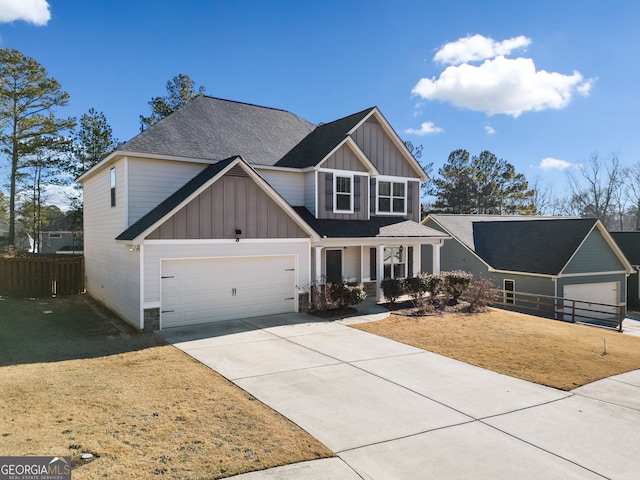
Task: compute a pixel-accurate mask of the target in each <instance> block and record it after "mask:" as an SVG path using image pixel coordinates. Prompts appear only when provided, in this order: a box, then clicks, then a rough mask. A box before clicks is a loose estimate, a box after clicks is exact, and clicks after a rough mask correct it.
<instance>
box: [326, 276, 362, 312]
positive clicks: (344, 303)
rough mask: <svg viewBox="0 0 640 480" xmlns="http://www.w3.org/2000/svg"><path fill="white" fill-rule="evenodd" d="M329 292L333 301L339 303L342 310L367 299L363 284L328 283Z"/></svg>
mask: <svg viewBox="0 0 640 480" xmlns="http://www.w3.org/2000/svg"><path fill="white" fill-rule="evenodd" d="M327 290H328V292H329V296H330V297H331V301H332V302H334V303H337V304H338V306H339V307H341V308H342V307H348V306H350V305H357V304H359V303H361V302H362V301H363V300H364V299H365V298H366V297H367V294H366V293H365V291H364V286H363V285H362V284H361V283H356V284H348V283H345V282H340V283H327Z"/></svg>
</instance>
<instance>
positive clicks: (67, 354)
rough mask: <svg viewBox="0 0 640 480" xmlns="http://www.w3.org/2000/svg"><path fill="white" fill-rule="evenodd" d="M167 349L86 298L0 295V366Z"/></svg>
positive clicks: (151, 337) (161, 342)
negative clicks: (149, 349) (160, 347)
mask: <svg viewBox="0 0 640 480" xmlns="http://www.w3.org/2000/svg"><path fill="white" fill-rule="evenodd" d="M159 345H166V342H165V341H164V340H163V339H161V338H160V337H158V336H157V335H156V334H154V333H144V332H139V331H137V330H136V329H134V328H133V327H131V326H130V325H128V324H127V323H126V322H124V321H123V320H122V319H121V318H120V317H118V316H117V315H116V314H114V313H113V312H111V311H109V310H108V309H106V308H105V307H103V306H102V305H100V304H98V303H97V302H95V301H94V300H93V299H92V298H91V297H89V296H88V295H72V296H65V297H57V298H30V299H29V298H27V299H20V298H8V297H0V366H8V365H19V364H25V363H40V362H59V361H63V360H74V359H82V358H95V357H104V356H107V355H116V354H119V353H125V352H131V351H136V350H142V349H145V348H150V347H155V346H159Z"/></svg>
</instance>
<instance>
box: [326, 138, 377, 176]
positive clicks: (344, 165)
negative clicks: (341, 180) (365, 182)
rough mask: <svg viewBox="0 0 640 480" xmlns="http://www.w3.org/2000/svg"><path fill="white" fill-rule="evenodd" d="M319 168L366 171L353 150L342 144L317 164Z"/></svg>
mask: <svg viewBox="0 0 640 480" xmlns="http://www.w3.org/2000/svg"><path fill="white" fill-rule="evenodd" d="M319 167H320V168H330V169H333V170H348V171H352V172H363V173H366V172H367V170H368V169H367V167H365V166H364V165H363V164H362V162H361V161H360V159H359V158H358V157H356V155H355V154H354V153H353V151H352V150H351V149H350V148H349V147H347V146H346V145H343V146H342V147H340V148H339V149H338V150H336V151H335V152H333V153H332V154H331V155H330V156H329V157H328V158H327V159H326V160H325V161H324V162H322V163H321V164H320V165H319Z"/></svg>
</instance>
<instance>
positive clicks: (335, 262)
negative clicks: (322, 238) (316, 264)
mask: <svg viewBox="0 0 640 480" xmlns="http://www.w3.org/2000/svg"><path fill="white" fill-rule="evenodd" d="M326 255H327V258H326V262H327V268H326V277H327V282H331V283H340V282H341V281H342V250H327V252H326Z"/></svg>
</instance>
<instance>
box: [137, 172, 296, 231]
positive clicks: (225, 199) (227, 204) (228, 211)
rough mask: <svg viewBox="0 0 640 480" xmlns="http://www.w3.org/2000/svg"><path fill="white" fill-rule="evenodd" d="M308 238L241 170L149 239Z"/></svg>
mask: <svg viewBox="0 0 640 480" xmlns="http://www.w3.org/2000/svg"><path fill="white" fill-rule="evenodd" d="M236 229H239V230H241V231H242V233H241V234H240V238H305V237H307V236H308V235H307V234H305V233H304V231H303V230H302V229H301V228H300V227H299V226H298V224H297V223H296V222H295V221H294V220H293V219H292V218H291V217H290V216H289V214H288V213H287V212H285V211H284V210H283V209H282V208H281V207H280V206H279V205H278V204H276V202H275V201H274V200H273V199H272V198H271V197H269V196H268V195H267V194H266V193H265V192H264V190H262V188H261V187H260V186H258V185H257V184H256V183H255V182H254V180H253V179H252V178H251V177H249V176H248V175H247V174H246V173H245V172H244V171H243V170H242V169H237V170H232V171H230V172H228V173H227V174H226V175H225V176H224V177H223V178H221V179H219V180H217V181H216V182H215V183H214V184H213V185H211V186H210V187H209V188H207V189H206V190H204V191H203V192H202V193H201V194H200V195H198V196H197V197H196V198H194V199H193V200H192V201H191V202H189V203H188V204H187V205H185V206H184V207H183V208H181V209H180V210H179V211H178V212H176V213H175V215H173V216H172V217H171V218H169V219H168V220H166V221H165V222H164V223H163V224H162V225H160V227H158V228H157V229H156V230H154V231H153V232H152V233H151V234H150V235H149V236H148V237H147V238H148V239H151V240H154V239H163V240H167V239H235V238H236V236H237V235H236V233H235V232H236Z"/></svg>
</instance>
